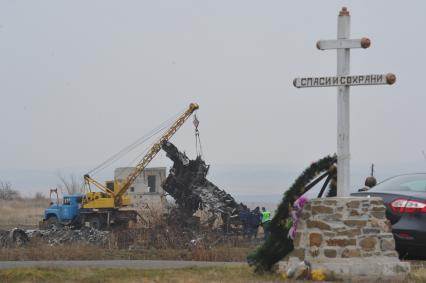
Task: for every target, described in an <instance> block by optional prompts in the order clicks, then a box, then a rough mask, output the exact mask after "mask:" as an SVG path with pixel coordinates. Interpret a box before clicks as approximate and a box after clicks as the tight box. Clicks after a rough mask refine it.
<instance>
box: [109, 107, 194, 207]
mask: <svg viewBox="0 0 426 283" xmlns="http://www.w3.org/2000/svg"><path fill="white" fill-rule="evenodd" d="M198 108H199V106H198V104H196V103H191V104H190V105H189V108H188V109H187V110H186V111H185V112H184V113H182V115H180V116H179V118H178V119H177V120H176V121H175V122H174V123H173V125H171V126H170V128H169V129H168V130H167V131H166V132H165V133H164V135H163V136H162V137H161V138H160V139H159V140H158V141H157V142H156V143H155V144H154V145H153V146H152V147H151V148H150V149H149V151H148V153H147V154H145V156H144V157H143V158H142V160H141V161H140V162H139V163H138V164H137V165H136V167H135V169H134V170H133V171H132V172H131V173H130V174H129V175H128V176H127V178H126V181H125V184H124V185H123V186H122V187H121V188H120V189H119V191H118V192H117V193H116V194H115V197H114V198H115V202H116V203H119V201H120V199H121V196H122V195H123V194H124V193H125V192H126V191H127V190H128V189H129V187H130V185H131V184H132V183H133V182H134V181H135V180H136V178H137V177H138V176H139V174H140V173H142V171H143V170H144V169H145V168H146V166H147V165H148V164H149V163H150V162H151V160H152V159H153V158H154V157H155V156H156V155H157V153H158V152H160V150H161V145H162V144H163V143H164V142H166V141H168V140H169V139H170V138H171V137H172V136H173V135H174V134H175V133H176V132H177V130H179V128H180V127H181V126H182V125H183V124H184V123H185V121H186V120H187V119H188V118H189V117H190V116H191V114H192V113H193V112H194V111H195V110H197V109H198Z"/></svg>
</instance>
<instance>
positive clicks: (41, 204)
mask: <svg viewBox="0 0 426 283" xmlns="http://www.w3.org/2000/svg"><path fill="white" fill-rule="evenodd" d="M48 206H49V200H48V199H17V200H0V228H1V229H7V228H13V227H37V226H38V222H39V221H40V220H41V219H42V218H43V212H44V209H45V208H46V207H48Z"/></svg>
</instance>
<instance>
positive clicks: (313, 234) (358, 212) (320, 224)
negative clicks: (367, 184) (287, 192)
mask: <svg viewBox="0 0 426 283" xmlns="http://www.w3.org/2000/svg"><path fill="white" fill-rule="evenodd" d="M385 210H386V208H385V206H384V204H383V200H382V199H381V198H355V197H346V198H322V199H313V200H311V201H309V202H307V203H306V204H305V206H304V208H303V211H302V214H301V218H300V220H299V223H298V228H297V233H296V237H295V239H294V250H293V252H292V253H291V254H290V255H289V256H288V257H287V259H286V260H285V261H283V262H280V271H282V272H284V271H285V270H287V269H288V268H289V267H290V266H291V265H292V264H297V263H298V262H300V261H301V260H307V261H308V262H309V263H310V264H311V266H312V269H323V270H326V271H327V272H329V273H332V274H333V276H334V277H336V278H338V279H348V278H355V277H363V276H367V277H369V278H385V277H393V276H398V275H404V274H405V273H406V272H408V271H409V270H410V266H409V264H408V263H404V262H400V261H399V259H398V254H397V252H396V251H395V241H394V238H393V235H392V233H391V226H390V222H389V221H388V220H387V219H386V217H385Z"/></svg>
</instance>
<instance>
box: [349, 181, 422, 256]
mask: <svg viewBox="0 0 426 283" xmlns="http://www.w3.org/2000/svg"><path fill="white" fill-rule="evenodd" d="M351 195H352V196H364V197H365V196H367V197H368V196H371V197H381V198H382V199H383V200H384V203H385V205H386V217H387V218H388V219H389V220H390V222H391V224H392V233H393V234H394V237H395V243H396V249H397V251H398V252H399V254H400V256H402V257H403V256H405V255H424V254H425V253H426V173H419V174H406V175H399V176H395V177H392V178H389V179H387V180H385V181H383V182H381V183H379V184H378V185H377V186H375V187H373V188H371V189H370V190H368V191H363V192H357V193H353V194H351Z"/></svg>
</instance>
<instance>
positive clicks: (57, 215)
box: [42, 103, 199, 229]
mask: <svg viewBox="0 0 426 283" xmlns="http://www.w3.org/2000/svg"><path fill="white" fill-rule="evenodd" d="M198 108H199V106H198V104H196V103H191V104H190V105H189V108H188V109H187V110H186V111H185V112H183V113H182V114H181V115H180V116H179V117H178V118H177V120H176V121H175V122H174V123H173V124H172V125H171V126H170V128H168V129H167V131H166V132H165V133H164V134H163V135H162V136H161V138H160V139H159V140H158V141H157V142H155V143H154V145H152V147H151V148H150V149H149V150H148V152H147V153H146V154H145V156H144V157H143V158H142V160H140V161H139V163H138V164H137V165H136V166H135V168H134V170H133V171H132V172H131V173H130V174H129V175H128V176H127V178H126V179H125V180H124V181H122V182H119V181H118V180H114V183H113V186H106V185H105V186H104V185H103V184H101V183H100V182H98V181H96V180H94V179H93V178H91V177H90V176H89V174H86V175H84V181H85V184H86V185H87V187H88V189H89V192H86V193H85V194H83V195H70V196H64V200H63V204H52V205H51V206H50V207H49V208H47V209H46V210H45V216H44V219H43V222H42V226H46V225H47V226H52V225H75V226H81V225H89V226H91V227H93V228H97V229H101V228H104V227H105V226H110V225H111V224H128V223H129V222H136V220H137V215H138V214H137V212H136V211H135V210H127V209H126V210H125V209H120V208H122V207H125V206H128V205H129V204H130V198H129V196H127V195H125V193H126V192H127V190H128V189H129V188H130V186H131V185H132V183H133V182H134V181H135V180H136V178H137V177H138V176H139V175H140V174H141V173H142V171H143V170H144V169H145V168H146V166H147V165H148V164H149V163H150V162H151V160H152V159H153V158H154V157H155V156H156V155H157V153H158V152H159V151H160V150H161V146H162V145H163V144H164V143H165V142H167V141H168V140H169V139H170V138H171V137H172V136H173V135H174V134H175V133H176V132H177V130H179V128H180V127H181V126H182V125H183V124H184V123H185V121H186V120H187V119H188V118H189V117H190V116H191V114H192V113H193V112H194V111H195V110H197V109H198ZM91 185H94V186H95V187H97V188H98V189H99V190H100V191H92V190H91Z"/></svg>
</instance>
